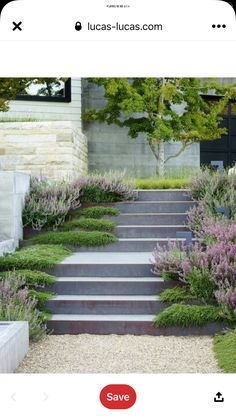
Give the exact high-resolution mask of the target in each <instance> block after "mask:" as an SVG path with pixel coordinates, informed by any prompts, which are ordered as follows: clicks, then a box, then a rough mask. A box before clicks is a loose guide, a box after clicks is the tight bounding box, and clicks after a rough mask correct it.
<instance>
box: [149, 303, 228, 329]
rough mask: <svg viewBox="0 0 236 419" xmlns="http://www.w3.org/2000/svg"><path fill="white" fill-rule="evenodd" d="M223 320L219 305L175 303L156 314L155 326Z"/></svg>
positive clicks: (188, 325) (188, 324)
mask: <svg viewBox="0 0 236 419" xmlns="http://www.w3.org/2000/svg"><path fill="white" fill-rule="evenodd" d="M223 320H224V319H223V317H222V315H221V312H220V308H219V307H215V306H211V305H204V306H199V305H188V304H173V305H172V306H170V307H168V308H166V309H165V310H164V311H162V312H161V313H159V314H158V315H157V316H156V318H155V326H157V327H168V326H180V327H191V326H203V325H204V324H206V323H208V322H221V321H223Z"/></svg>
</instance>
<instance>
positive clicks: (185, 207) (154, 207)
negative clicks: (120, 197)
mask: <svg viewBox="0 0 236 419" xmlns="http://www.w3.org/2000/svg"><path fill="white" fill-rule="evenodd" d="M195 205H196V204H195V203H194V202H193V203H188V202H186V203H185V202H165V203H161V202H160V203H159V202H154V203H148V202H143V203H141V202H138V201H135V202H127V203H124V202H120V203H117V204H115V205H114V206H115V207H116V208H118V209H119V210H120V211H122V212H124V213H133V212H134V213H137V212H141V213H144V212H149V213H153V212H155V213H158V212H169V213H173V212H186V211H189V210H190V209H191V208H192V207H193V206H195Z"/></svg>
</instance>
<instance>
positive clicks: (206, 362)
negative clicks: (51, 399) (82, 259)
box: [16, 334, 221, 374]
mask: <svg viewBox="0 0 236 419" xmlns="http://www.w3.org/2000/svg"><path fill="white" fill-rule="evenodd" d="M212 344H213V341H212V338H210V337H205V336H204V337H172V336H168V337H164V336H131V335H125V336H123V335H122V336H117V335H104V336H99V335H88V334H83V335H61V336H47V337H46V338H44V339H43V340H42V341H40V342H39V343H34V344H32V345H31V346H30V350H29V352H28V355H27V357H26V358H25V360H24V361H23V363H22V364H21V366H20V367H19V368H18V370H17V371H16V372H17V373H103V374H105V373H217V372H221V371H220V370H219V369H218V368H217V365H216V361H215V358H214V354H213V350H212Z"/></svg>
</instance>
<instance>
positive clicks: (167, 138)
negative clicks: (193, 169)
mask: <svg viewBox="0 0 236 419" xmlns="http://www.w3.org/2000/svg"><path fill="white" fill-rule="evenodd" d="M88 81H89V82H92V83H95V84H96V85H98V86H103V87H104V96H105V98H106V104H105V106H104V107H103V108H102V109H87V110H85V112H84V114H83V118H84V120H86V121H91V120H93V121H96V120H97V121H100V122H106V123H107V124H109V125H110V124H116V125H118V126H119V127H127V128H128V135H129V137H131V138H137V136H138V135H139V134H140V133H144V134H146V139H147V141H148V144H149V146H150V148H151V151H152V152H153V154H154V156H155V158H156V160H157V174H158V175H159V176H163V175H164V168H165V163H166V162H167V161H168V160H170V159H173V158H175V157H178V156H179V155H180V154H181V153H182V152H183V151H184V150H185V149H186V148H187V147H189V146H190V145H191V144H193V143H194V142H201V141H209V140H215V139H218V138H220V137H221V135H222V134H225V133H226V132H227V130H226V128H222V127H221V126H220V122H221V120H222V118H221V116H220V114H221V113H222V111H223V109H224V107H225V106H226V105H227V103H228V101H229V100H230V99H235V98H236V91H235V85H228V86H224V85H221V84H219V83H218V82H217V81H216V80H208V79H205V80H203V79H196V78H134V79H126V78H92V79H88ZM209 90H213V91H214V93H215V94H216V95H219V96H220V99H219V100H217V101H207V100H206V99H205V98H204V97H203V96H202V95H204V94H207V93H208V92H209ZM178 105H184V111H182V112H181V113H180V109H178V108H180V106H178ZM171 141H179V142H180V143H181V146H180V149H179V151H178V152H177V154H175V155H173V156H168V157H167V158H165V156H164V143H166V142H171Z"/></svg>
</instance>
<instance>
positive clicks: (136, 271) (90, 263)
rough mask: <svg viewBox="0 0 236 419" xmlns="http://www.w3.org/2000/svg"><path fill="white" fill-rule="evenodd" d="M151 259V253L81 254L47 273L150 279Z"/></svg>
mask: <svg viewBox="0 0 236 419" xmlns="http://www.w3.org/2000/svg"><path fill="white" fill-rule="evenodd" d="M150 259H151V254H150V253H149V252H142V253H137V252H130V253H127V252H125V253H124V252H120V253H116V252H110V253H107V252H103V253H102V252H100V253H99V252H94V251H93V252H84V253H82V252H79V253H74V254H73V255H72V256H69V257H67V258H65V259H64V260H63V261H62V262H61V263H59V264H57V265H56V266H55V267H54V268H52V269H50V270H47V271H48V272H50V273H52V274H53V275H56V276H66V277H68V276H70V277H71V276H73V277H74V276H81V277H132V278H133V277H136V276H137V277H149V276H154V275H152V274H151V262H150Z"/></svg>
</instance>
